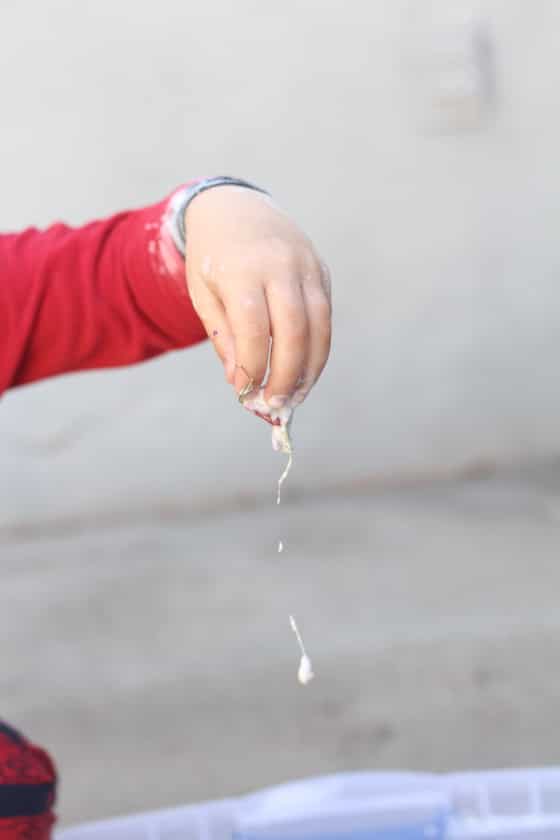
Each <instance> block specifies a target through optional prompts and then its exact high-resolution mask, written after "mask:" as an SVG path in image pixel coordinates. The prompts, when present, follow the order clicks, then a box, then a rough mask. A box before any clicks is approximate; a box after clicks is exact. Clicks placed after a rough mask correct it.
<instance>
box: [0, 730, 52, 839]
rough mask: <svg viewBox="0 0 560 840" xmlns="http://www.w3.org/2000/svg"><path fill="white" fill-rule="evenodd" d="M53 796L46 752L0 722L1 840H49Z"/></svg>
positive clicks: (49, 759) (49, 762) (49, 763)
mask: <svg viewBox="0 0 560 840" xmlns="http://www.w3.org/2000/svg"><path fill="white" fill-rule="evenodd" d="M55 796H56V770H55V766H54V764H53V762H52V760H51V758H50V756H49V755H48V753H46V752H45V750H43V749H41V748H40V747H37V746H35V745H34V744H31V743H30V742H29V741H27V740H26V739H25V738H24V737H23V736H22V735H20V734H19V732H17V731H16V730H14V729H13V728H12V727H10V726H8V725H7V724H5V723H3V722H2V721H0V840H50V838H51V832H52V827H53V825H54V823H55V816H54V812H53V810H52V809H53V805H54V802H55ZM26 809H28V810H26Z"/></svg>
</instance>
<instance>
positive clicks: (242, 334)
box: [224, 284, 270, 393]
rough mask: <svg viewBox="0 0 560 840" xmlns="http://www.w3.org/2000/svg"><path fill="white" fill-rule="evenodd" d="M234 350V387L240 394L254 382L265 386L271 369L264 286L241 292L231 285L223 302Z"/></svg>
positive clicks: (254, 286)
mask: <svg viewBox="0 0 560 840" xmlns="http://www.w3.org/2000/svg"><path fill="white" fill-rule="evenodd" d="M224 303H225V308H226V312H227V317H228V323H229V325H230V329H231V332H232V335H233V341H234V346H235V363H236V370H235V375H234V379H233V383H234V386H235V389H236V391H237V392H238V393H239V392H240V391H242V390H243V389H246V388H247V386H248V384H249V383H250V382H251V381H252V382H253V384H254V387H255V388H259V387H260V385H261V384H262V382H263V380H264V378H265V375H266V370H267V367H268V354H269V349H270V321H269V316H268V307H267V303H266V298H265V295H264V289H263V287H262V285H260V286H258V285H253V286H251V287H248V288H244V289H241V290H239V288H238V287H237V286H236V285H234V284H232V289H231V292H230V293H226V297H225V300H224Z"/></svg>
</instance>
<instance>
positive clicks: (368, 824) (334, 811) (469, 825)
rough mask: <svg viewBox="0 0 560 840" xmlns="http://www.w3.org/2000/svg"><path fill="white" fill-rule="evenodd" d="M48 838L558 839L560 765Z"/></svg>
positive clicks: (418, 778)
mask: <svg viewBox="0 0 560 840" xmlns="http://www.w3.org/2000/svg"><path fill="white" fill-rule="evenodd" d="M56 837H57V840H109V838H111V840H560V768H559V769H550V770H514V771H494V772H488V773H460V774H453V775H449V776H433V775H415V774H406V773H387V774H384V773H352V774H342V775H338V776H325V777H323V778H317V779H309V780H307V781H300V782H293V783H290V784H286V785H281V786H279V787H275V788H270V789H268V790H263V791H261V792H260V793H256V794H252V795H250V796H246V797H241V798H239V799H229V800H222V801H219V802H209V803H204V804H201V805H188V806H185V807H181V808H173V809H168V810H163V811H152V812H148V813H143V814H138V815H135V816H130V817H122V818H119V819H112V820H105V821H103V822H97V823H90V824H87V825H82V826H76V827H75V828H69V829H66V830H63V831H59V832H58V833H57V835H56Z"/></svg>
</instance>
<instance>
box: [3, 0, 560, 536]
mask: <svg viewBox="0 0 560 840" xmlns="http://www.w3.org/2000/svg"><path fill="white" fill-rule="evenodd" d="M466 13H468V14H469V15H470V17H468V15H467V16H465V14H466ZM467 17H468V19H467ZM559 26H560V5H559V4H558V3H556V2H555V0H532V1H531V2H530V3H529V2H526V0H488V2H486V3H484V4H483V5H482V6H477V5H475V4H474V3H471V2H467V0H465V2H462V3H453V2H450V0H439V2H422V3H418V2H412V0H409V2H406V0H392V2H391V3H388V2H381V0H368V2H365V0H363V1H362V0H355V2H353V3H351V4H346V3H342V2H340V0H338V2H335V1H334V0H320V2H319V0H306V2H304V3H302V2H296V0H287V2H283V3H281V4H278V3H276V4H272V3H268V2H263V0H259V2H257V0H238V2H236V3H227V2H225V1H224V0H205V2H204V3H197V4H194V3H189V2H185V0H183V2H178V0H166V2H164V3H160V4H154V3H151V2H147V0H135V2H129V1H128V0H118V2H110V1H109V0H98V2H96V3H75V2H71V0H44V2H41V3H39V2H35V3H31V4H21V3H16V2H13V0H12V2H5V3H3V4H2V7H1V9H0V68H1V73H2V115H3V119H2V131H1V132H0V168H1V170H0V178H1V183H2V192H1V196H0V228H3V229H8V228H18V227H21V226H23V225H26V224H29V223H40V224H43V223H47V222H48V221H51V220H54V219H56V218H64V219H66V220H70V221H73V222H80V221H82V220H86V219H89V218H91V217H94V216H96V215H97V214H104V213H108V212H110V211H112V210H115V209H120V208H122V207H125V206H131V205H135V204H141V203H142V202H148V201H151V200H154V199H157V198H159V197H160V196H162V195H164V194H165V193H166V192H167V191H168V190H170V189H171V188H172V187H173V186H174V185H175V184H177V183H178V182H180V181H182V180H184V179H185V178H187V177H190V176H192V175H197V174H199V173H214V172H224V171H225V172H231V173H238V174H241V175H244V176H246V177H248V178H253V179H255V180H256V181H258V182H260V183H262V184H264V185H266V186H268V187H269V188H270V190H271V191H272V192H273V193H274V195H275V196H276V197H277V198H278V199H279V200H280V201H281V202H282V203H284V204H285V205H286V206H287V207H289V208H290V209H291V210H292V212H293V213H294V215H295V216H296V217H297V218H298V219H299V220H301V222H302V224H303V225H304V226H305V227H306V229H307V230H308V231H309V232H310V233H311V235H312V236H313V237H314V239H315V240H316V242H317V244H318V246H319V247H320V249H321V250H322V252H323V253H324V255H325V256H326V258H327V259H328V260H329V262H330V263H331V265H332V269H333V274H334V280H335V284H336V293H335V304H336V334H335V340H334V349H333V356H332V362H331V364H330V367H329V370H328V371H327V373H326V374H325V377H324V381H323V383H322V384H321V386H320V387H319V388H318V389H317V392H316V394H315V395H314V397H313V398H312V399H311V400H310V402H309V405H308V406H306V407H305V408H304V409H302V411H301V416H300V417H298V418H296V425H295V434H296V443H297V445H298V449H299V452H298V459H297V461H296V467H295V470H294V473H293V480H292V487H296V486H298V485H299V486H303V485H312V484H315V485H319V484H325V483H337V482H340V481H342V480H349V479H354V478H368V477H371V476H375V475H378V474H387V473H397V472H398V473H407V472H411V471H416V470H419V469H440V468H446V467H449V466H453V465H456V464H462V463H465V462H469V461H471V460H473V459H478V458H481V457H485V458H495V459H510V458H517V457H527V456H533V455H537V454H546V453H550V452H553V451H556V450H557V449H558V446H559V443H560V432H559V428H560V423H559V420H560V388H558V385H557V376H556V366H557V363H556V360H557V357H558V352H559V351H560V329H559V321H560V315H559V312H558V307H559V303H560V292H559V290H558V276H559V269H560V251H559V248H558V245H557V227H558V213H557V207H558V202H559V195H560V189H559V187H560V183H559V181H560V168H559V167H558V165H557V157H558V148H560V119H559V118H558V109H557V90H558V82H559V81H560V61H559V58H558V50H557V33H558V28H559ZM481 27H482V28H481ZM200 393H202V394H204V400H203V402H202V404H200V403H201V401H200V400H197V403H198V404H195V401H194V399H193V396H194V395H200ZM317 429H319V433H318V434H317ZM329 449H330V450H332V451H331V452H329V454H326V453H327V451H328V450H329ZM0 464H1V466H2V472H1V476H2V477H1V481H0V525H1V526H2V527H3V529H4V530H5V531H6V530H8V531H9V529H13V528H18V527H23V528H25V527H31V526H32V525H33V524H34V523H46V522H61V521H64V520H69V519H73V518H74V519H75V518H78V519H80V518H83V517H92V516H93V517H96V518H98V519H104V518H105V519H106V518H111V517H112V518H115V517H117V518H118V517H119V516H121V515H125V514H127V513H129V512H131V511H132V512H134V511H139V510H149V509H153V508H154V507H156V506H158V507H159V508H160V509H165V510H167V511H171V512H173V511H175V510H177V509H179V508H182V507H184V508H185V510H187V509H189V508H190V507H192V506H193V505H194V506H198V507H209V506H210V507H211V506H215V505H217V504H221V503H224V504H230V503H231V502H232V500H233V499H234V498H235V497H236V496H238V495H239V494H240V493H252V492H256V493H265V492H268V493H270V494H271V495H272V493H273V486H272V482H273V480H274V478H275V477H276V475H277V473H278V469H279V464H278V462H277V460H276V458H275V456H273V455H272V453H270V455H269V454H268V442H267V430H266V429H264V428H261V427H260V426H259V425H258V424H257V422H256V421H254V420H252V418H249V417H248V416H245V415H244V414H243V413H242V412H240V411H239V410H238V408H237V406H236V405H235V403H234V401H233V399H232V395H231V394H230V393H229V392H228V390H227V389H226V387H225V385H224V384H223V381H222V376H221V373H220V371H219V368H218V364H217V362H216V361H215V360H214V358H213V357H212V352H211V350H210V348H199V349H197V350H194V351H189V352H187V353H186V354H181V355H177V356H174V357H169V358H167V359H164V360H161V361H158V362H156V363H153V364H149V365H146V366H143V367H139V368H137V369H135V370H130V371H123V372H117V373H110V374H105V373H103V374H93V375H88V376H78V377H71V378H67V379H64V380H59V381H52V382H48V383H44V384H41V385H40V386H37V387H32V388H28V389H24V390H21V391H17V392H13V393H10V394H8V395H7V396H6V397H5V398H4V400H3V403H2V409H1V411H0ZM238 470H242V471H243V473H244V476H245V478H244V480H243V481H240V478H239V474H238Z"/></svg>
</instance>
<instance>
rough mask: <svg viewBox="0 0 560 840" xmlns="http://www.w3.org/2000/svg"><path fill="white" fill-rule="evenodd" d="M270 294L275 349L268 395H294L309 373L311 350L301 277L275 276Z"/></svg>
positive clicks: (268, 296)
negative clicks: (306, 372) (306, 371)
mask: <svg viewBox="0 0 560 840" xmlns="http://www.w3.org/2000/svg"><path fill="white" fill-rule="evenodd" d="M266 298H267V302H268V310H269V317H270V326H271V334H272V351H271V357H270V375H269V377H268V382H267V384H266V389H265V399H266V400H270V399H271V398H273V397H277V398H279V397H280V398H281V397H284V398H285V397H291V396H292V394H293V393H294V392H295V391H296V389H297V387H298V386H299V385H300V384H301V382H302V379H303V377H304V375H305V370H306V365H307V360H308V354H309V337H310V330H309V323H308V318H307V310H306V306H305V301H304V298H303V291H302V287H301V284H300V282H299V278H298V277H297V276H294V277H288V279H286V278H285V277H281V276H278V277H277V278H274V279H271V280H270V281H269V282H268V283H267V286H266Z"/></svg>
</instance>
